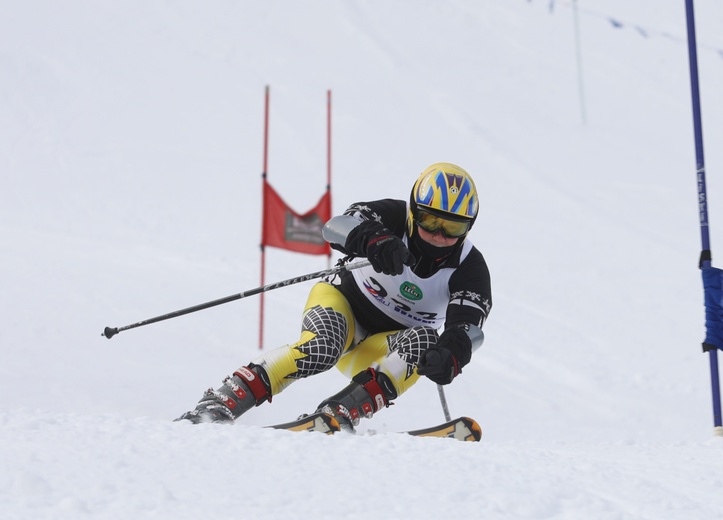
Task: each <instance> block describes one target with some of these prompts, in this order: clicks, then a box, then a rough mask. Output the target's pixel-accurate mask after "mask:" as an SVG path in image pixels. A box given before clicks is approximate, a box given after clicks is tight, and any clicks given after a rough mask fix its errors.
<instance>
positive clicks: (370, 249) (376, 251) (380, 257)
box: [366, 227, 415, 275]
mask: <svg viewBox="0 0 723 520" xmlns="http://www.w3.org/2000/svg"><path fill="white" fill-rule="evenodd" d="M366 257H367V259H368V260H369V262H371V264H372V267H373V268H374V270H375V271H376V272H377V273H384V274H392V275H397V274H402V273H403V272H404V266H405V265H414V262H415V259H414V255H413V254H412V253H411V251H409V249H407V246H406V245H405V244H404V242H403V241H402V239H401V238H399V237H398V236H396V235H395V234H394V233H392V232H391V231H389V230H388V229H387V228H385V227H382V228H381V229H379V231H377V232H376V233H374V234H373V235H372V236H371V238H370V239H369V241H368V242H367V244H366Z"/></svg>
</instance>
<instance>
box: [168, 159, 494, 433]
mask: <svg viewBox="0 0 723 520" xmlns="http://www.w3.org/2000/svg"><path fill="white" fill-rule="evenodd" d="M477 211H478V197H477V190H476V188H475V185H474V182H473V180H472V177H470V175H469V174H468V173H467V172H466V171H465V170H464V169H462V168H460V167H459V166H456V165H454V164H450V163H436V164H433V165H431V166H430V167H428V168H427V169H426V170H424V172H422V174H421V175H420V176H419V178H418V179H417V181H416V182H415V183H414V186H413V188H412V192H411V196H410V199H409V204H407V203H406V202H405V201H403V200H392V199H383V200H377V201H373V202H364V203H356V204H352V205H351V206H350V207H349V208H348V209H347V210H346V211H345V212H344V214H343V215H339V216H336V217H333V218H332V219H331V220H329V221H328V222H327V223H326V224H325V226H324V228H323V236H324V239H325V240H326V241H327V242H329V243H330V244H331V246H332V247H333V248H334V249H336V250H338V251H341V252H342V253H344V254H345V255H348V256H347V257H346V258H345V259H344V260H343V261H344V262H348V261H350V260H351V259H353V258H354V257H365V258H367V259H368V260H369V262H370V263H371V266H368V267H362V268H358V269H355V270H353V271H351V270H349V271H342V274H340V275H334V276H333V277H330V278H328V279H325V280H324V281H323V282H320V283H317V284H315V285H314V287H313V288H312V289H311V292H310V294H309V297H308V300H307V303H306V307H305V308H304V314H303V318H302V327H301V338H300V339H299V341H297V342H296V343H294V344H292V345H285V346H282V347H279V348H277V349H275V350H272V351H270V352H268V353H265V354H262V355H261V356H259V357H258V358H256V359H254V360H253V361H252V362H251V363H249V364H248V365H246V366H242V367H241V368H239V369H238V370H236V371H235V372H234V373H233V375H232V376H229V377H227V378H226V379H225V380H224V381H223V385H222V386H221V387H220V388H219V389H218V390H214V389H212V388H211V389H209V390H207V391H206V393H205V394H204V396H203V397H202V398H201V400H200V401H199V403H198V405H197V406H196V408H195V409H194V410H192V411H190V412H186V413H184V414H183V415H182V416H181V417H179V418H178V419H177V420H182V419H186V420H189V421H191V422H193V423H201V422H228V423H230V422H233V421H234V420H236V419H237V418H238V417H239V416H240V415H241V414H243V413H245V412H246V411H248V410H249V409H251V408H253V407H254V406H259V405H260V404H262V403H264V402H266V401H271V399H272V397H273V396H276V395H277V394H279V393H280V392H281V391H283V390H284V389H285V388H287V387H288V386H289V385H290V384H291V383H292V382H294V381H295V380H297V379H301V378H305V377H309V376H313V375H315V374H319V373H321V372H324V371H326V370H328V369H330V368H332V367H334V366H336V367H337V368H338V369H339V370H341V372H342V373H344V374H345V375H347V376H348V377H349V378H350V379H351V382H350V384H349V385H348V386H347V387H346V388H344V389H343V390H341V391H340V392H339V393H337V394H335V395H333V396H331V397H329V398H328V399H326V400H324V401H323V402H322V403H320V404H319V406H318V408H317V411H324V412H327V413H329V414H331V415H333V416H334V417H335V418H336V419H337V421H338V422H339V424H340V426H341V427H342V429H345V430H349V431H353V430H354V426H356V425H357V424H358V423H359V419H360V418H362V417H365V418H370V417H371V416H372V415H373V414H374V413H376V412H378V411H380V410H381V409H382V408H385V407H387V406H389V405H390V403H391V402H392V401H393V400H394V399H396V398H397V397H399V396H400V395H401V394H403V393H404V392H406V391H407V390H409V388H410V387H411V386H412V385H414V383H415V382H416V381H417V380H418V379H419V376H420V375H421V376H426V377H428V378H429V379H431V380H432V381H434V382H435V383H437V384H440V385H446V384H449V383H451V382H452V380H453V379H454V378H455V377H456V376H457V375H459V374H460V373H461V372H462V368H463V367H464V366H465V365H466V364H467V363H469V362H470V358H471V356H472V353H473V352H474V351H475V350H476V349H477V348H479V347H480V346H481V345H482V342H483V341H484V334H483V332H482V325H483V324H484V322H485V320H486V319H487V316H488V314H489V312H490V308H491V306H492V295H491V290H490V276H489V271H488V269H487V264H486V263H485V260H484V257H483V256H482V254H481V253H480V252H479V250H477V249H476V248H475V247H474V246H473V245H472V243H471V242H470V241H469V240H467V234H468V233H469V231H470V229H471V228H472V225H473V224H474V222H475V219H476V218H477ZM442 327H443V328H444V331H443V332H442V333H441V334H439V333H438V330H439V329H441V328H442Z"/></svg>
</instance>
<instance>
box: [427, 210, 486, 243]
mask: <svg viewBox="0 0 723 520" xmlns="http://www.w3.org/2000/svg"><path fill="white" fill-rule="evenodd" d="M414 221H415V222H416V223H417V225H418V226H419V227H420V228H422V229H423V230H425V231H427V232H429V233H437V232H439V231H441V232H442V235H444V236H445V237H447V238H459V237H462V236H464V235H466V234H467V232H468V231H469V228H470V225H471V223H472V222H471V221H470V220H464V221H460V220H449V219H446V218H442V217H440V216H437V215H434V214H433V213H429V212H428V211H424V210H423V209H418V210H417V216H416V218H415V219H414Z"/></svg>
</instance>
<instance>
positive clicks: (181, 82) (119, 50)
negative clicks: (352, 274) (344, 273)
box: [0, 0, 723, 520]
mask: <svg viewBox="0 0 723 520" xmlns="http://www.w3.org/2000/svg"><path fill="white" fill-rule="evenodd" d="M3 5H4V7H3V9H2V11H3V15H2V16H0V70H2V81H1V82H0V120H2V122H3V124H2V125H0V172H2V179H3V183H2V190H0V230H1V231H2V240H0V266H1V267H2V268H1V269H0V273H1V275H0V276H2V283H1V285H0V287H2V290H1V291H0V305H2V308H1V312H0V512H1V513H0V516H1V517H2V518H3V519H23V520H24V519H29V518H32V519H45V518H47V519H53V520H56V519H79V518H92V519H107V520H121V519H123V520H126V519H129V518H133V519H146V518H148V519H151V518H152V519H173V520H180V519H199V518H212V519H226V518H229V519H230V518H249V519H251V518H253V519H272V518H274V519H278V518H320V519H326V518H329V519H331V518H334V519H337V518H349V519H357V518H358V519H361V518H380V519H381V518H414V519H419V520H424V519H438V518H485V519H507V518H509V519H566V520H577V519H580V518H595V519H655V520H659V519H686V520H690V519H693V520H695V519H711V518H720V517H722V516H723V493H721V487H722V486H723V438H720V437H715V436H714V435H713V418H712V406H711V390H710V388H711V381H710V374H709V372H710V369H709V362H708V356H707V355H705V354H703V353H702V351H701V347H700V344H701V341H702V340H703V337H704V308H703V294H702V283H701V280H700V273H699V270H698V268H697V263H698V255H699V252H700V249H701V242H700V231H699V230H700V222H699V213H698V191H697V179H696V172H695V166H696V158H695V152H694V150H695V149H694V136H693V118H692V110H691V101H690V94H691V91H690V79H689V69H688V46H687V32H686V17H685V3H684V1H683V0H680V1H678V2H659V1H655V0H638V1H636V2H629V1H626V0H579V1H554V0H484V1H480V0H446V1H443V2H442V1H440V2H431V1H425V2H420V1H416V0H395V1H384V0H370V1H364V2H362V1H356V0H350V1H344V2H340V1H332V0H312V1H309V2H292V1H282V0H274V1H267V2H251V1H247V0H239V1H220V0H218V1H216V0H213V1H207V2H192V1H190V0H181V1H175V2H163V1H160V0H151V1H140V0H134V1H129V2H100V3H99V2H92V1H89V0H70V1H67V2H52V1H50V0H35V1H32V2H9V1H4V2H3ZM695 7H696V20H697V26H696V27H697V39H698V61H699V70H700V85H701V100H702V107H703V130H704V136H705V153H706V166H707V180H708V203H709V206H708V209H709V220H710V235H711V244H712V250H713V259H714V261H713V263H714V265H715V264H716V259H717V254H716V252H717V251H718V249H717V245H718V244H719V243H721V240H720V237H721V236H723V199H722V198H721V197H720V196H719V194H720V193H723V147H721V146H720V145H719V144H720V143H721V142H723V104H721V103H719V102H717V99H716V98H718V97H720V92H721V91H723V33H721V31H720V27H721V23H723V6H722V5H721V4H720V2H716V1H715V0H698V1H697V2H695ZM266 86H269V88H270V118H269V124H270V126H269V156H268V157H269V160H268V168H267V173H268V180H269V182H270V183H271V184H272V185H273V186H274V187H275V188H276V189H277V191H279V193H280V194H281V195H282V197H284V199H285V200H286V202H287V203H288V204H289V205H290V206H291V207H293V208H295V209H296V210H297V211H299V212H304V211H306V210H307V209H309V208H311V207H313V206H314V205H315V204H316V202H317V200H318V199H319V197H320V196H321V195H322V194H323V193H324V189H325V186H326V172H327V166H328V163H327V141H326V130H327V127H326V125H327V91H328V90H330V91H331V93H332V95H331V109H332V118H331V119H332V162H331V167H332V168H331V171H332V193H333V207H334V212H335V213H339V212H341V211H343V210H344V209H345V207H346V206H347V205H348V204H350V203H352V202H356V201H364V200H373V199H377V198H384V197H391V198H401V199H403V198H406V197H407V196H408V194H409V189H410V187H411V184H412V183H413V181H414V180H415V179H416V177H417V175H418V174H419V173H420V172H421V171H422V170H423V169H424V168H425V167H426V166H427V165H429V164H431V163H434V162H439V161H449V162H454V163H457V164H459V165H461V166H463V167H464V168H466V169H467V170H468V171H469V172H471V173H472V175H473V176H474V178H475V180H476V182H477V186H478V189H479V191H480V199H481V209H480V215H479V218H478V220H477V223H476V224H475V227H474V229H473V230H472V232H471V235H470V240H472V241H473V242H474V243H475V245H476V246H477V247H478V248H479V249H480V250H481V251H482V252H483V253H484V255H485V258H486V259H487V262H488V264H489V266H490V271H491V273H492V284H493V294H494V307H493V310H492V313H491V316H490V318H489V320H488V322H487V324H486V325H485V333H486V341H485V344H484V346H483V347H482V349H480V350H479V351H478V352H477V353H476V354H475V356H474V358H473V360H472V362H471V363H470V365H468V366H467V367H465V369H464V373H463V374H462V375H461V376H460V377H459V378H458V379H457V380H455V381H454V383H453V384H452V385H450V386H448V387H446V388H445V392H446V398H447V400H448V402H449V407H450V411H451V413H452V415H454V416H458V415H468V416H470V417H474V418H476V419H477V420H478V421H479V422H480V424H481V426H482V429H483V439H482V442H480V443H462V442H456V441H454V440H450V439H421V438H414V437H410V436H407V435H404V434H401V433H398V432H400V431H403V430H408V429H415V428H422V427H425V426H429V425H432V424H435V423H439V422H442V421H443V419H444V415H443V412H442V408H441V406H440V401H439V397H438V394H437V388H436V386H435V385H434V384H432V383H431V382H429V381H427V380H423V381H420V383H419V384H418V385H416V386H415V387H414V388H413V389H412V390H411V391H410V392H409V393H407V394H404V395H403V396H401V397H400V398H399V399H398V400H397V401H396V404H395V405H394V406H393V407H391V408H389V409H387V410H384V411H382V412H380V413H378V414H377V415H376V416H375V417H374V418H373V419H372V420H367V421H364V422H363V423H362V424H361V425H360V427H359V432H358V434H357V435H350V434H346V433H342V434H339V435H335V436H324V435H321V434H312V433H292V432H286V431H277V430H270V429H266V428H263V426H264V425H268V424H273V423H277V422H285V421H288V420H290V419H293V418H294V417H296V416H297V415H299V414H301V413H303V412H309V411H311V410H313V409H314V408H315V407H316V404H317V403H318V402H320V401H321V400H322V399H323V398H325V397H327V396H328V395H330V394H332V393H335V392H336V391H338V390H339V389H340V388H342V387H343V386H344V385H345V384H346V380H345V379H344V378H343V377H342V376H341V374H339V373H338V372H335V371H333V370H332V371H330V372H327V373H324V374H322V375H319V376H317V377H314V378H311V379H308V380H303V381H299V382H296V383H294V385H292V386H291V387H290V388H289V389H288V390H287V391H285V392H284V393H282V394H280V395H278V396H275V397H274V400H273V403H271V404H265V405H263V406H261V407H258V408H256V409H254V410H252V411H250V412H249V413H248V414H246V415H244V416H243V417H242V418H241V419H240V420H239V421H237V423H236V424H235V425H233V426H223V425H198V426H194V425H191V424H188V423H179V422H173V421H172V419H174V418H175V417H177V416H178V415H180V414H181V413H182V412H184V411H186V410H189V409H191V408H192V407H193V406H194V405H195V403H196V402H197V400H198V398H199V397H200V396H201V394H202V392H203V391H204V390H205V389H206V388H208V387H211V386H213V387H217V386H219V384H220V382H221V379H222V378H223V377H224V376H226V375H227V374H229V373H231V372H233V370H235V369H236V368H237V367H238V366H240V365H242V364H246V363H248V362H249V361H250V360H251V359H253V358H254V357H255V356H257V355H258V354H259V314H260V309H259V298H258V297H252V298H248V299H243V300H241V301H237V302H233V303H229V304H226V305H223V306H219V307H215V308H213V309H209V310H206V311H203V312H198V313H194V314H190V315H187V316H183V317H179V318H175V319H172V320H168V321H164V322H161V323H156V324H152V325H148V326H144V327H140V328H137V329H133V330H127V331H124V332H122V333H120V334H118V335H117V336H116V337H114V338H113V339H111V340H110V341H109V340H107V339H106V338H103V337H101V334H100V333H101V332H102V331H103V329H104V327H105V326H122V325H126V324H130V323H134V322H137V321H140V320H144V319H147V318H151V317H153V316H157V315H160V314H164V313H167V312H170V311H174V310H177V309H181V308H185V307H189V306H191V305H195V304H198V303H202V302H205V301H210V300H214V299H216V298H220V297H223V296H227V295H231V294H235V293H239V292H242V291H246V290H249V289H253V288H255V287H257V286H258V285H259V283H260V268H261V257H260V250H259V242H260V232H261V222H260V215H261V181H262V178H261V173H262V170H263V142H264V141H263V132H264V92H265V88H266ZM335 258H336V257H335ZM326 265H327V260H326V259H325V258H323V257H315V256H305V255H300V254H295V253H290V252H286V251H282V250H278V249H271V248H269V249H267V251H266V282H273V281H279V280H284V279H287V278H292V277H294V276H297V275H301V274H306V273H309V272H314V271H317V270H320V269H324V268H325V267H326ZM310 287H311V282H307V283H303V284H298V285H294V286H290V287H286V288H283V289H278V290H276V291H273V292H270V293H267V294H266V297H265V309H266V314H265V324H266V325H265V328H264V341H263V343H264V345H263V347H264V350H265V351H266V350H270V349H272V348H274V347H275V346H279V345H283V344H285V343H289V342H293V341H296V339H297V337H298V332H299V326H300V323H299V318H300V314H301V310H302V307H303V305H304V302H305V298H306V294H307V293H308V291H309V289H310Z"/></svg>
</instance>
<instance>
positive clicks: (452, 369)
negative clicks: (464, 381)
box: [417, 327, 472, 385]
mask: <svg viewBox="0 0 723 520" xmlns="http://www.w3.org/2000/svg"><path fill="white" fill-rule="evenodd" d="M471 358H472V340H471V339H470V338H469V335H468V334H467V331H466V330H465V329H464V327H453V328H450V329H445V331H444V332H443V333H442V335H441V336H439V339H438V340H437V344H436V345H434V346H432V347H429V348H428V349H427V350H425V351H424V352H422V355H421V356H419V364H418V365H417V373H418V374H419V375H421V376H427V377H428V378H429V379H431V380H432V381H434V382H435V383H437V384H438V385H448V384H449V383H451V382H452V380H453V379H454V378H455V377H457V375H459V374H461V373H462V367H463V366H464V365H466V364H467V363H469V361H470V359H471Z"/></svg>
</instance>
